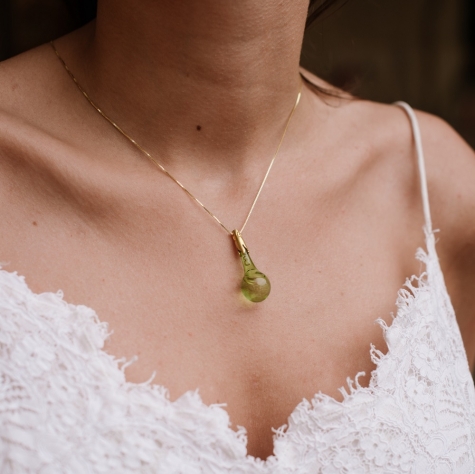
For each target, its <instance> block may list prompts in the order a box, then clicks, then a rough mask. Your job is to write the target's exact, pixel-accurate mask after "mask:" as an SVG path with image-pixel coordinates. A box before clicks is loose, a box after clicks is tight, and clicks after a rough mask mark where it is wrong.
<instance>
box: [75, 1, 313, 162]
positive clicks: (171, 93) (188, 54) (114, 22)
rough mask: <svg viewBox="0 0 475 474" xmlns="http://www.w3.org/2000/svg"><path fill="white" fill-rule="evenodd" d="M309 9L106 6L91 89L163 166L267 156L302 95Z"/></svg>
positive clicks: (97, 28) (256, 4)
mask: <svg viewBox="0 0 475 474" xmlns="http://www.w3.org/2000/svg"><path fill="white" fill-rule="evenodd" d="M307 4H308V1H306V0H296V1H292V2H283V1H281V0H240V1H239V2H235V1H231V0H225V1H219V2H216V1H215V0H200V1H199V2H197V1H196V0H180V1H170V0H168V1H166V0H159V1H157V0H142V1H140V2H139V1H137V0H99V7H98V15H97V20H96V23H95V25H94V28H93V29H94V33H93V35H91V38H92V39H91V42H90V43H89V46H88V50H87V51H86V53H87V54H86V56H85V58H86V59H85V62H86V63H87V64H86V67H85V69H84V71H85V72H86V71H87V74H86V87H88V89H89V90H91V95H93V96H94V97H95V98H96V102H97V103H98V104H99V105H100V106H101V107H102V108H103V109H104V110H107V111H108V112H109V115H112V114H113V116H114V117H115V118H116V120H117V122H119V120H120V124H121V126H122V127H123V128H124V129H126V130H128V131H129V133H130V134H131V135H134V138H136V139H137V141H140V140H141V141H142V143H143V144H144V145H146V146H147V147H148V148H151V151H152V152H153V151H155V150H160V156H161V157H163V160H164V161H167V160H171V159H172V158H170V157H172V156H175V157H176V156H185V155H186V156H189V152H190V151H193V156H194V157H196V156H197V155H200V154H201V155H202V157H205V156H206V157H208V158H207V159H208V160H210V159H212V158H210V157H213V156H217V155H219V156H220V159H221V160H222V159H223V156H226V157H229V158H230V159H231V160H232V161H236V160H238V156H239V158H240V159H241V160H245V159H246V155H249V156H248V157H249V159H250V158H251V155H253V156H254V159H255V156H256V154H255V153H256V151H257V152H259V151H264V150H256V147H257V148H259V147H260V146H262V148H265V149H266V150H267V153H266V156H268V155H269V151H270V152H271V151H272V145H271V144H272V143H274V144H276V138H277V140H278V137H279V135H280V133H281V132H282V127H283V124H284V123H285V121H286V119H287V117H288V114H289V113H290V110H291V109H292V106H293V103H294V101H295V98H296V95H297V91H298V89H299V81H300V79H299V73H298V70H299V59H300V48H301V42H302V37H303V29H304V23H305V17H306V10H307ZM106 107H107V108H106ZM177 144H179V146H178V145H177ZM269 146H270V149H269ZM167 157H168V158H167Z"/></svg>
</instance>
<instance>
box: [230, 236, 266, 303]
mask: <svg viewBox="0 0 475 474" xmlns="http://www.w3.org/2000/svg"><path fill="white" fill-rule="evenodd" d="M232 234H233V239H234V243H235V244H236V247H237V249H238V252H239V256H240V257H241V262H242V266H243V268H244V277H243V279H242V281H241V292H242V294H243V295H244V296H245V297H246V298H247V299H248V300H249V301H252V302H253V303H259V302H261V301H264V300H265V299H266V298H267V297H268V296H269V293H270V281H269V279H268V278H267V277H266V276H265V275H264V274H263V273H262V272H260V271H259V270H258V269H257V268H256V266H255V265H254V262H253V261H252V260H251V257H250V255H249V250H248V249H247V247H246V244H245V242H244V240H243V238H242V236H241V234H240V233H239V231H238V230H237V229H235V230H233V232H232Z"/></svg>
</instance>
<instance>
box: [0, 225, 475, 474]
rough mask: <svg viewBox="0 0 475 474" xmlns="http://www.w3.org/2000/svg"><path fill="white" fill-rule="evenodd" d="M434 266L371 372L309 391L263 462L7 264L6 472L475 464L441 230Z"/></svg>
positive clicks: (2, 315) (407, 298) (0, 314)
mask: <svg viewBox="0 0 475 474" xmlns="http://www.w3.org/2000/svg"><path fill="white" fill-rule="evenodd" d="M426 242H427V252H424V251H423V250H419V251H418V253H417V257H418V258H419V259H420V260H422V261H423V262H424V263H425V265H426V273H424V274H423V275H422V276H421V277H420V278H415V277H413V278H412V279H410V280H408V281H407V282H406V286H405V288H404V289H401V290H400V292H399V296H398V300H397V305H398V311H397V315H396V317H395V318H394V320H393V322H392V324H391V326H389V327H388V326H386V324H385V323H384V322H382V321H380V325H381V327H382V330H383V331H384V335H385V339H386V342H387V345H388V352H387V354H385V355H384V354H382V353H381V352H379V351H378V350H377V349H376V348H374V347H373V348H372V350H371V357H372V359H373V361H374V362H375V363H376V369H375V370H374V371H373V373H372V378H371V381H370V385H369V386H368V387H367V388H365V387H362V386H360V385H359V384H358V376H359V374H358V375H357V376H356V378H355V380H354V381H352V380H350V379H348V387H347V389H346V390H345V389H342V391H343V393H344V399H343V401H342V402H337V401H336V400H335V399H333V398H331V397H329V396H326V395H323V394H321V393H319V394H317V395H315V397H314V398H313V400H311V401H307V400H303V401H302V402H301V403H300V404H299V405H298V406H297V407H296V408H295V410H294V411H293V413H292V414H291V416H290V417H289V420H288V425H287V426H284V427H281V428H279V429H278V430H277V431H276V434H275V437H274V455H273V456H271V457H269V458H268V459H267V460H266V461H261V460H259V459H256V458H253V457H251V456H248V455H247V453H246V433H245V430H244V429H240V430H239V431H237V432H235V431H233V430H232V429H231V428H230V422H229V417H228V415H227V413H226V411H225V410H224V408H222V407H221V406H218V405H210V406H207V405H205V404H204V403H203V402H202V401H201V399H200V397H199V395H198V393H197V392H193V391H191V392H187V393H185V394H184V395H183V396H182V397H181V398H179V399H178V400H176V401H174V402H171V401H170V400H169V399H168V396H167V391H166V389H165V388H164V387H160V386H157V385H152V384H151V383H144V384H133V383H128V382H126V380H125V377H124V373H123V368H124V367H123V364H124V361H123V360H118V359H115V358H113V357H112V356H110V355H108V354H107V353H106V352H104V351H103V346H104V341H105V340H106V338H107V337H108V330H107V325H106V324H105V323H101V322H100V321H99V320H98V318H97V315H96V314H95V312H94V311H93V310H92V309H90V308H88V307H85V306H75V305H71V304H67V303H66V302H65V301H63V299H62V295H61V293H43V294H35V293H33V292H32V291H31V290H30V289H29V288H28V286H27V285H26V283H25V281H24V279H23V278H22V277H20V276H18V275H17V274H16V273H9V272H6V271H4V270H0V472H2V473H3V474H10V473H15V474H19V473H25V474H26V473H42V474H49V473H55V474H57V473H59V472H61V473H64V474H69V473H71V474H76V473H77V474H82V473H118V472H120V473H132V472H133V473H138V472H140V473H154V474H157V473H164V474H165V473H166V474H175V473H176V474H178V473H184V474H195V473H207V474H208V473H236V474H240V473H242V474H244V473H249V474H250V473H252V474H254V473H256V474H259V473H262V474H263V473H267V474H276V473H277V474H280V473H282V474H283V473H301V474H304V473H322V474H328V473H351V474H359V473H404V472H408V473H417V474H421V473H457V474H462V473H466V474H469V473H472V474H473V473H475V391H474V386H473V381H472V378H471V375H470V372H469V368H468V364H467V359H466V355H465V350H464V347H463V344H462V339H461V336H460V331H459V328H458V325H457V322H456V320H455V316H454V312H453V309H452V306H451V303H450V300H449V297H448V295H447V291H446V288H445V284H444V280H443V275H442V272H441V269H440V266H439V263H438V258H437V254H436V251H435V241H434V235H433V233H432V232H428V233H427V239H426Z"/></svg>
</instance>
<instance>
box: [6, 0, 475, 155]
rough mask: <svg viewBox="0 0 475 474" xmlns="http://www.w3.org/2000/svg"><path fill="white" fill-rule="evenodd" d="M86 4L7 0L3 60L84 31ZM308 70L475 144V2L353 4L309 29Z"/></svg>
mask: <svg viewBox="0 0 475 474" xmlns="http://www.w3.org/2000/svg"><path fill="white" fill-rule="evenodd" d="M289 1H292V0H289ZM86 5H87V2H86V1H85V0H79V1H77V2H74V1H73V0H0V59H5V58H7V57H9V56H12V55H14V54H18V53H20V52H22V51H24V50H26V49H29V48H31V47H33V46H36V45H38V44H41V43H44V42H46V41H49V40H50V39H52V38H55V37H58V36H60V35H62V34H64V33H67V32H68V31H70V30H72V29H74V28H75V27H77V26H79V25H80V24H81V22H82V21H83V20H82V19H81V13H84V12H81V11H80V8H83V9H84V8H85V6H86ZM302 65H304V66H305V67H306V68H308V69H309V70H311V71H312V72H315V73H316V74H317V75H319V76H321V77H323V78H324V79H327V80H329V81H330V82H332V83H334V84H335V85H338V86H343V87H345V88H347V89H349V90H350V91H352V92H354V93H356V94H357V95H359V96H360V97H363V98H367V99H372V100H377V101H382V102H393V101H396V100H405V101H406V102H409V103H410V104H411V105H412V106H413V107H417V108H420V109H423V110H426V111H429V112H432V113H435V114H437V115H440V116H441V117H443V118H444V119H445V120H447V121H448V122H449V123H450V124H452V126H454V127H455V128H456V129H457V130H458V131H459V133H460V134H461V135H462V136H463V137H464V138H465V139H466V140H467V141H468V142H469V143H470V144H471V145H472V146H474V147H475V0H350V1H349V2H348V3H347V4H346V5H345V6H344V7H342V8H341V9H339V10H338V11H336V12H335V13H333V14H332V15H331V16H327V17H326V18H324V19H323V20H319V21H317V23H316V24H315V25H314V26H312V27H311V29H310V30H309V31H308V33H307V35H306V38H305V44H304V50H303V54H302Z"/></svg>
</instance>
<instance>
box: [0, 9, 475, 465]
mask: <svg viewBox="0 0 475 474" xmlns="http://www.w3.org/2000/svg"><path fill="white" fill-rule="evenodd" d="M306 8H307V3H306V2H305V1H303V0H298V1H297V0H295V1H293V2H281V1H278V0H265V1H263V0H242V1H240V2H215V1H212V0H201V1H200V2H196V1H190V0H182V1H180V2H170V1H165V0H162V1H151V0H142V1H141V2H137V1H136V0H134V1H132V0H113V1H112V0H100V1H99V13H98V18H97V21H96V23H93V24H90V25H87V26H86V27H85V28H83V29H81V30H79V31H76V32H74V33H72V34H70V35H68V36H66V37H64V38H61V39H59V40H57V41H56V46H57V48H58V50H59V51H60V52H61V54H62V56H63V57H64V59H65V60H66V62H67V63H68V65H69V66H70V68H71V69H72V70H73V71H74V73H75V75H76V76H77V78H78V79H79V81H80V83H81V84H82V85H83V87H84V88H85V89H86V90H87V91H88V92H89V94H90V96H91V97H93V98H94V100H95V101H96V102H97V103H98V104H99V105H100V106H101V107H102V109H103V110H104V111H106V112H107V113H108V114H109V115H110V116H111V117H112V118H113V119H114V120H116V121H117V122H118V123H119V124H120V126H121V127H122V128H123V129H124V130H126V131H127V132H128V133H129V134H130V135H131V136H132V137H134V138H135V139H136V140H137V141H138V142H139V143H141V144H142V146H144V148H146V149H147V150H148V151H149V152H150V153H151V154H152V155H153V156H155V157H157V159H158V160H159V161H160V162H161V163H163V164H164V165H165V166H166V167H167V168H169V169H170V171H171V172H172V173H174V174H175V175H176V176H177V177H178V178H179V179H180V180H181V181H182V182H183V183H185V185H186V186H187V187H188V188H189V189H190V191H192V192H193V193H195V194H196V195H197V196H198V197H199V198H200V199H201V200H202V201H203V202H204V203H205V205H207V206H208V207H209V208H210V209H211V210H212V211H213V212H214V213H215V214H216V215H217V216H218V217H219V218H220V219H222V220H223V221H224V222H225V224H226V225H227V226H228V227H230V228H234V227H238V226H240V225H241V224H242V222H243V221H244V218H245V216H246V214H247V212H248V210H249V206H250V204H251V202H252V199H253V197H254V194H255V192H256V190H257V188H258V187H259V184H260V182H261V180H262V177H263V175H264V173H265V171H266V169H267V166H268V163H269V161H270V158H271V157H272V154H273V152H274V150H275V147H276V145H277V143H278V141H279V138H280V135H281V133H282V130H283V126H284V123H285V120H286V118H287V116H288V114H289V112H290V110H291V108H292V105H293V103H294V101H295V97H296V94H297V90H298V87H299V74H298V73H299V65H298V63H299V53H300V47H301V42H302V35H303V27H304V21H305V15H306ZM305 74H306V75H307V76H308V77H311V75H310V74H308V73H305ZM312 80H313V81H315V82H316V83H318V84H323V83H322V81H320V80H319V79H318V78H315V77H313V78H312ZM417 115H418V118H419V120H420V125H421V130H422V139H423V143H424V147H425V152H426V162H427V174H428V182H429V193H430V200H431V201H430V203H431V206H432V217H433V221H434V228H436V229H440V233H439V234H437V238H438V244H437V250H438V253H439V257H440V260H441V264H442V268H443V271H444V274H445V277H446V282H447V286H448V288H449V292H450V294H451V297H452V301H453V303H454V306H455V309H456V313H457V318H458V322H459V326H460V329H461V332H462V336H463V341H464V345H465V349H466V351H467V356H468V361H469V363H470V365H471V368H472V369H473V367H474V365H475V296H474V295H475V292H474V291H473V288H474V285H475V218H474V216H475V186H473V183H474V182H475V156H474V153H473V151H472V150H471V149H470V148H469V147H468V146H467V145H466V144H465V143H464V142H463V141H462V139H461V138H460V137H459V136H458V135H457V134H456V133H455V132H454V131H453V130H452V129H451V128H450V127H449V126H448V125H447V124H445V123H444V122H443V121H441V120H440V119H438V118H436V117H433V116H430V115H427V114H425V113H422V112H418V114H417ZM0 157H1V160H0V213H1V214H0V215H1V222H2V231H1V232H0V248H1V249H2V250H1V261H2V262H4V269H5V270H7V271H15V270H16V271H18V272H19V273H20V274H22V275H25V276H26V281H27V283H28V284H29V285H30V287H31V288H32V289H33V290H34V291H36V292H42V291H57V290H58V289H62V290H63V291H64V294H65V299H66V300H67V301H68V302H70V303H75V304H85V305H88V306H90V307H92V308H94V309H95V310H96V311H97V313H98V315H99V318H100V319H101V321H106V322H108V323H109V325H110V329H112V330H113V335H112V336H111V338H110V339H109V341H108V342H107V346H106V347H105V350H107V351H108V352H109V353H110V354H113V355H115V356H117V357H121V356H125V357H127V358H130V357H132V356H133V355H138V356H139V360H138V361H137V362H136V363H134V364H132V365H131V366H130V367H129V368H128V369H127V370H126V378H127V379H128V380H129V381H132V382H142V381H145V380H147V379H148V378H149V377H150V375H151V373H152V372H153V371H156V372H157V375H156V377H155V379H154V383H157V384H162V385H165V386H166V387H168V388H169V391H170V397H171V398H172V399H176V398H177V397H179V396H180V395H181V394H183V393H184V392H185V391H187V390H190V389H196V388H197V387H198V388H199V390H200V393H201V396H202V398H203V401H204V402H205V403H215V402H219V403H223V402H226V403H227V410H228V413H229V415H230V420H231V422H232V425H233V427H235V426H236V425H241V426H244V427H246V429H247V431H248V452H249V453H250V454H252V455H254V456H259V457H261V458H266V457H267V456H268V455H269V454H271V453H272V435H273V433H272V431H271V428H272V427H274V428H277V427H279V426H281V425H282V424H284V423H286V420H287V418H288V416H289V414H290V413H291V412H292V410H293V409H294V408H295V406H296V405H297V404H298V403H299V402H300V401H301V400H302V399H303V398H307V399H311V398H312V397H313V395H314V394H315V393H316V392H318V391H322V392H323V393H326V394H329V395H330V396H333V397H335V398H337V399H341V395H340V393H339V391H338V388H339V387H341V386H342V385H344V384H345V381H346V378H347V377H348V376H351V377H354V376H355V374H356V373H357V372H359V371H365V372H366V374H368V375H367V376H366V377H363V378H361V379H360V383H362V384H363V385H364V384H367V383H368V382H369V374H370V372H371V370H373V369H374V365H373V364H372V363H371V360H370V355H369V348H370V343H374V344H375V345H376V347H377V348H379V349H380V350H382V351H383V352H384V351H385V350H386V346H385V343H384V340H383V337H382V332H381V329H380V327H379V326H378V325H376V324H375V323H374V321H375V320H376V319H377V318H378V317H381V318H383V319H385V320H386V321H387V322H388V323H390V321H391V317H390V313H391V312H395V311H396V307H395V300H396V294H397V291H398V289H399V288H400V287H401V286H402V284H403V283H404V280H405V278H406V277H407V276H410V275H413V274H416V275H417V274H420V272H421V271H423V270H424V269H423V267H422V266H421V264H420V262H418V261H416V260H415V258H414V254H415V251H416V249H417V247H419V246H424V235H423V232H422V226H423V214H422V204H421V198H420V189H419V184H418V183H419V181H418V179H419V178H418V172H417V163H416V156H415V150H414V147H413V142H412V135H411V129H410V125H409V122H408V119H407V117H406V116H405V114H404V113H403V112H402V111H401V110H399V109H398V108H396V107H393V106H387V105H381V104H376V103H371V102H366V101H361V100H348V99H344V98H342V99H330V98H327V97H324V96H319V95H317V94H315V93H314V92H313V91H311V90H310V89H309V88H307V87H304V89H303V97H302V100H301V104H300V105H299V108H298V109H297V112H296V114H295V116H294V119H293V121H292V123H291V125H290V127H289V131H288V135H287V137H286V139H285V142H284V144H283V146H282V149H281V152H280V154H279V156H278V159H277V161H276V164H275V166H274V168H273V170H272V173H271V175H270V177H269V180H268V182H267V184H266V186H265V188H264V191H263V194H262V196H261V197H260V199H259V201H258V204H257V206H256V208H255V211H254V212H253V215H252V217H251V219H250V221H249V224H248V226H247V227H246V230H245V232H244V238H245V240H246V242H247V244H248V246H249V248H250V251H251V255H252V257H253V260H254V262H255V263H256V265H257V266H258V268H259V269H260V270H261V271H263V272H265V273H266V274H267V275H268V277H269V278H270V280H271V282H272V293H271V295H270V297H269V299H268V300H267V301H265V302H264V303H261V304H258V305H252V304H245V303H244V302H243V301H242V300H241V299H240V298H239V295H238V286H239V281H240V278H241V276H242V271H241V268H240V262H239V260H238V258H237V254H236V250H235V248H234V246H233V243H232V240H231V238H230V237H229V236H227V235H226V234H225V232H224V231H223V230H222V229H221V228H220V227H219V226H218V225H216V223H215V222H214V221H213V220H212V219H211V218H210V217H209V216H207V215H206V214H205V213H204V212H203V211H202V210H201V209H200V208H199V207H198V206H197V205H196V203H193V202H192V201H191V200H190V199H189V198H188V197H187V196H186V194H185V193H184V192H183V191H181V190H180V189H179V188H178V187H177V186H176V184H174V183H173V182H172V181H171V180H170V179H169V178H167V177H166V176H165V175H163V174H162V173H160V172H159V171H157V170H156V168H154V167H153V165H152V164H150V163H149V162H148V161H147V160H146V159H145V158H144V157H143V155H141V154H140V153H139V152H138V151H137V150H136V149H134V147H133V146H132V145H131V144H130V143H128V142H127V141H126V140H125V139H124V138H123V137H122V136H120V134H118V133H117V131H116V130H114V129H113V128H112V127H111V126H110V124H108V123H107V122H106V121H105V120H104V119H103V118H102V117H101V116H100V115H99V114H98V113H97V112H95V111H94V110H93V109H92V108H91V107H90V105H89V104H88V103H87V102H86V101H85V99H84V97H82V96H81V94H80V93H79V92H78V90H77V89H76V88H75V86H74V84H73V83H72V81H71V80H70V78H69V77H68V76H67V74H66V73H65V71H64V70H63V68H62V66H61V64H60V63H59V61H58V60H57V58H56V57H55V56H54V53H53V51H52V49H51V48H50V46H48V45H45V46H42V47H40V48H37V49H35V50H32V51H30V52H27V53H25V54H22V55H20V56H18V57H16V58H13V59H11V60H8V61H5V62H4V63H2V64H0Z"/></svg>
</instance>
